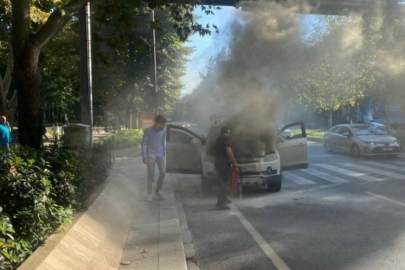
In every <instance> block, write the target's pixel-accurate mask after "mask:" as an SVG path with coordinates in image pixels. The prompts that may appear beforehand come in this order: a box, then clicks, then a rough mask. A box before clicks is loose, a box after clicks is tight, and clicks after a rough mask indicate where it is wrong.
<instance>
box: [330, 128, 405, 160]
mask: <svg viewBox="0 0 405 270" xmlns="http://www.w3.org/2000/svg"><path fill="white" fill-rule="evenodd" d="M323 145H324V147H325V150H326V151H327V152H329V153H332V152H343V153H350V154H352V156H354V157H358V156H360V155H390V156H396V155H397V154H398V153H399V152H400V151H401V147H402V146H401V143H400V142H399V141H398V140H397V139H396V138H395V137H393V136H390V135H389V134H387V133H386V132H384V131H382V130H380V129H378V128H376V127H374V126H372V125H370V124H345V125H337V126H335V127H333V128H331V129H330V130H328V131H327V132H326V133H325V135H324V138H323Z"/></svg>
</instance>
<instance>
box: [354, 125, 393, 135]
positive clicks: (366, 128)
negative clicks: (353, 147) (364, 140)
mask: <svg viewBox="0 0 405 270" xmlns="http://www.w3.org/2000/svg"><path fill="white" fill-rule="evenodd" d="M351 128H352V130H353V133H354V134H355V135H357V136H367V135H384V134H387V132H385V131H383V130H380V129H378V128H376V127H373V126H371V125H361V126H352V127H351Z"/></svg>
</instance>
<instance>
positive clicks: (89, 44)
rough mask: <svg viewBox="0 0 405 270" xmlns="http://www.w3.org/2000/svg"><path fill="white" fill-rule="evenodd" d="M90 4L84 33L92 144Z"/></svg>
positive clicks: (91, 139)
mask: <svg viewBox="0 0 405 270" xmlns="http://www.w3.org/2000/svg"><path fill="white" fill-rule="evenodd" d="M90 16H91V15H90V2H87V5H86V21H87V24H86V30H87V31H86V32H87V74H88V81H87V82H88V89H89V108H90V143H91V144H93V74H92V70H93V67H92V57H91V18H90Z"/></svg>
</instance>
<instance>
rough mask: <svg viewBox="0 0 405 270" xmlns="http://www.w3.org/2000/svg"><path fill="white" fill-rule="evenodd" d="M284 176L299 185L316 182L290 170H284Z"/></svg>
mask: <svg viewBox="0 0 405 270" xmlns="http://www.w3.org/2000/svg"><path fill="white" fill-rule="evenodd" d="M283 177H284V178H287V179H288V180H290V181H292V182H294V183H296V184H298V185H314V184H315V183H314V182H312V181H310V180H308V179H305V178H304V177H301V176H298V175H295V174H293V173H290V172H283Z"/></svg>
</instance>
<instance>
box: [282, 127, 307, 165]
mask: <svg viewBox="0 0 405 270" xmlns="http://www.w3.org/2000/svg"><path fill="white" fill-rule="evenodd" d="M286 130H288V131H291V132H292V136H284V134H286V133H287V132H284V131H286ZM283 132H284V133H283ZM288 133H289V134H291V133H290V132H288ZM276 143H277V152H278V153H279V155H280V165H281V171H286V170H295V169H305V168H308V148H307V134H306V131H305V125H304V122H295V123H291V124H288V125H287V126H285V127H283V128H282V129H280V130H279V131H278V136H277V141H276Z"/></svg>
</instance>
